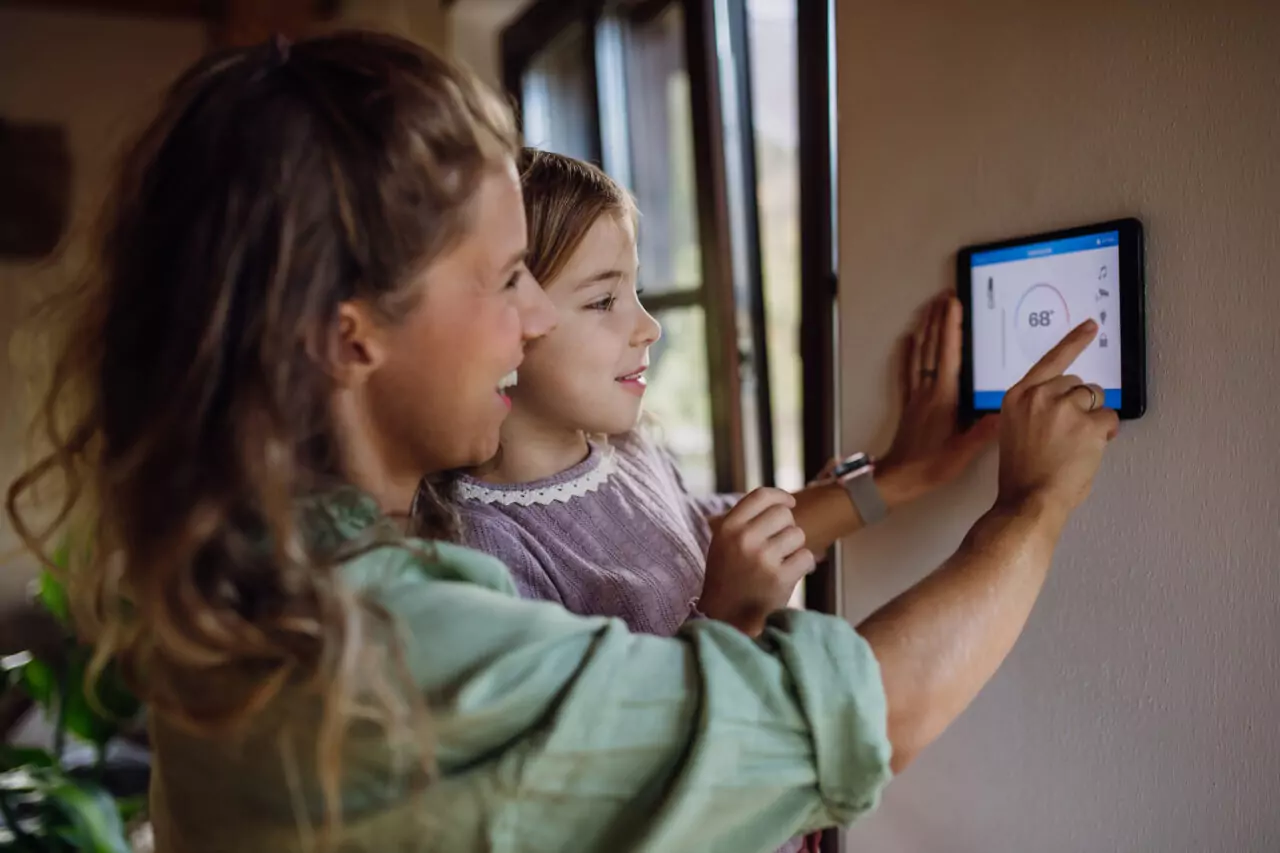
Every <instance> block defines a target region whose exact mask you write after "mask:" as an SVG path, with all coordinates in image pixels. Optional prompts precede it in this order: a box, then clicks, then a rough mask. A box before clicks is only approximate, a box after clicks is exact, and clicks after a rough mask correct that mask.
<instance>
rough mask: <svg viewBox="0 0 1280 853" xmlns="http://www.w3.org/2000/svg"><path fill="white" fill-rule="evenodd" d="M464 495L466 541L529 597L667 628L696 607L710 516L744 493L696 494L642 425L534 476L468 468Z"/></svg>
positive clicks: (668, 631)
mask: <svg viewBox="0 0 1280 853" xmlns="http://www.w3.org/2000/svg"><path fill="white" fill-rule="evenodd" d="M458 495H459V498H460V500H459V503H460V508H461V512H462V522H463V535H464V539H465V542H466V544H467V545H469V546H471V547H472V548H475V549H477V550H480V551H484V552H486V553H489V554H492V555H494V556H495V557H498V558H499V559H500V560H502V561H503V562H504V563H506V564H507V567H508V568H510V569H511V574H512V577H513V578H514V579H515V582H516V587H517V588H518V589H519V590H520V594H521V595H522V596H524V597H526V598H537V599H543V600H547V601H557V602H559V603H560V604H563V605H564V606H565V608H566V609H568V610H570V611H572V612H574V613H579V614H582V615H584V616H616V617H618V618H619V619H622V620H623V621H625V622H626V623H627V625H629V626H630V627H631V630H633V631H639V632H643V633H647V634H660V635H662V636H671V635H672V634H674V633H675V632H676V630H677V629H678V628H679V627H680V626H681V625H682V624H684V622H685V621H686V620H687V619H688V618H689V617H690V616H691V615H693V613H694V612H695V604H696V602H697V599H698V596H699V595H700V594H701V592H702V577H703V574H704V572H705V570H706V558H707V546H708V545H709V544H710V541H711V532H710V529H709V527H708V525H707V518H708V517H709V516H715V515H719V514H721V513H724V512H727V511H728V510H729V509H730V508H732V507H733V505H734V504H735V503H736V502H737V500H738V497H739V496H738V495H712V496H708V497H703V498H695V497H693V496H691V495H690V494H689V493H688V491H687V490H686V489H685V486H684V481H683V480H682V479H681V478H680V473H679V471H677V470H676V466H675V463H674V460H673V459H672V458H671V456H670V455H669V454H667V453H666V452H665V451H664V450H662V449H660V448H659V447H657V446H656V445H654V444H653V443H652V442H651V441H649V440H648V439H647V438H644V437H643V436H641V435H640V434H638V433H637V434H632V435H628V436H625V437H622V438H615V439H613V440H612V442H611V443H610V444H609V445H597V444H592V445H591V447H590V451H589V453H588V455H587V458H586V459H585V460H583V461H582V462H581V463H579V464H578V465H575V466H574V467H572V468H570V469H569V470H567V471H564V472H562V473H560V474H557V475H556V476H554V477H549V478H548V479H545V480H540V481H538V482H536V483H522V484H520V485H518V486H508V485H494V484H490V483H482V482H480V481H479V480H475V479H472V478H469V477H464V478H463V479H462V480H461V481H460V482H459V484H458Z"/></svg>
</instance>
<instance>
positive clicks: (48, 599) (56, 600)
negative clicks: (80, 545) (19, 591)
mask: <svg viewBox="0 0 1280 853" xmlns="http://www.w3.org/2000/svg"><path fill="white" fill-rule="evenodd" d="M70 551H71V545H70V543H69V542H68V540H66V539H64V540H63V541H62V544H61V545H59V546H58V548H57V550H55V551H54V552H53V557H52V559H53V561H54V563H56V564H58V565H59V566H61V567H62V568H63V569H65V568H66V567H67V559H68V557H69V555H70ZM39 583H40V586H39V591H38V592H37V593H36V600H37V601H39V602H40V603H41V604H42V605H43V606H44V609H45V610H47V611H49V613H50V615H52V616H53V618H54V619H57V620H58V622H59V623H60V624H61V625H62V626H63V627H70V625H71V602H70V601H69V600H68V598H67V590H66V588H65V587H63V585H62V581H61V580H59V579H58V578H57V577H55V576H54V574H53V573H52V572H50V571H49V570H48V569H45V570H44V571H42V572H41V573H40V582H39Z"/></svg>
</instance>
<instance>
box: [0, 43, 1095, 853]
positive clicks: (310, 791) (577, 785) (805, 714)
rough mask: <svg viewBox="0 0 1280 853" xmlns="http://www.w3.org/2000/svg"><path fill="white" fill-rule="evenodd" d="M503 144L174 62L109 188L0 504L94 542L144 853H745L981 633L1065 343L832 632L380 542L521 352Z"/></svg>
mask: <svg viewBox="0 0 1280 853" xmlns="http://www.w3.org/2000/svg"><path fill="white" fill-rule="evenodd" d="M514 151H515V148H514V141H513V139H512V133H511V128H510V119H509V117H508V116H507V115H506V114H505V112H504V111H503V110H501V109H500V108H499V107H498V106H497V105H496V101H495V100H494V99H493V98H492V96H490V95H488V94H486V93H484V92H483V91H481V90H480V89H479V88H478V87H477V85H476V84H475V83H474V82H472V81H471V79H470V78H468V77H466V76H465V75H463V74H461V73H460V72H458V71H456V70H454V69H452V68H451V67H449V66H447V65H446V64H444V63H443V62H441V61H440V60H439V59H437V58H436V57H434V56H433V55H431V54H430V53H428V52H425V51H423V50H421V49H419V48H417V47H414V46H412V45H410V44H408V43H405V42H402V41H399V40H396V39H393V38H389V37H384V36H372V35H361V34H348V35H338V36H331V37H328V38H324V39H320V40H316V41H312V42H307V43H302V44H298V45H296V46H294V47H293V48H292V49H289V48H288V47H287V46H285V45H283V44H277V45H275V46H272V47H269V48H262V49H255V50H239V51H233V52H230V53H224V54H220V55H218V56H215V57H212V58H209V59H206V60H204V61H202V62H201V63H199V65H197V66H196V67H195V68H194V69H192V70H191V71H190V72H188V73H187V74H186V75H185V76H183V77H182V78H181V79H180V80H179V81H178V82H177V83H176V84H175V86H174V87H173V89H172V90H171V91H170V93H169V94H168V96H167V98H166V100H165V103H164V105H163V108H162V109H161V112H160V116H159V118H158V119H157V120H156V121H155V122H154V123H153V124H152V125H151V127H150V128H149V129H148V130H147V132H146V133H145V134H144V135H143V137H142V139H141V140H140V142H139V143H138V144H137V145H136V146H135V147H134V148H133V149H132V150H131V151H130V152H129V154H128V156H127V157H126V160H125V163H124V168H123V172H122V178H121V182H120V185H119V187H118V189H117V195H116V201H115V202H113V204H112V207H111V208H109V210H108V227H107V230H106V236H105V240H104V243H103V249H102V257H101V260H100V268H99V270H98V272H99V279H100V280H98V281H96V282H94V283H93V284H92V285H91V286H89V287H87V289H86V291H85V293H84V294H83V297H84V298H83V300H82V301H81V302H80V305H81V306H82V310H81V311H80V313H79V314H78V315H77V320H76V322H75V324H74V325H73V327H72V331H71V334H70V335H69V337H68V338H67V341H66V347H65V349H64V351H63V354H62V357H61V359H60V361H59V363H58V369H57V370H56V372H55V376H54V385H53V389H52V391H51V393H50V397H49V400H48V405H47V409H46V413H45V414H46V419H47V426H48V434H49V436H50V438H51V440H52V443H53V452H52V454H51V455H50V456H48V457H47V458H45V459H44V460H43V461H42V462H40V463H39V464H37V465H36V466H35V467H34V468H33V469H32V470H31V471H29V472H28V473H27V474H25V475H24V476H23V477H22V478H20V479H19V481H18V482H17V483H15V485H14V487H13V488H12V489H11V491H10V496H9V498H10V499H9V509H10V514H11V516H12V517H13V519H14V523H15V525H16V526H17V528H18V530H19V531H20V532H21V533H22V534H23V535H24V536H25V538H26V539H27V541H28V542H29V543H30V544H31V545H33V546H34V547H37V548H43V544H44V543H45V542H46V541H47V540H48V536H49V535H50V533H51V529H50V528H45V527H41V528H40V529H38V530H37V529H33V526H32V524H31V523H30V522H29V520H28V519H29V515H30V514H29V513H27V512H24V511H23V507H24V505H25V496H27V495H29V494H30V493H31V490H32V488H33V487H34V486H36V485H38V484H40V482H41V481H43V480H44V479H46V477H48V476H49V475H56V476H57V477H66V478H68V479H67V480H66V482H67V483H68V485H69V488H68V489H67V501H66V503H65V505H64V506H63V512H61V513H59V516H58V518H57V521H58V522H61V521H62V520H65V519H66V518H67V517H68V514H69V513H72V512H76V513H78V517H82V518H85V519H86V520H87V523H88V524H91V525H92V527H91V529H92V530H93V533H94V536H95V540H94V548H93V553H92V554H91V555H90V558H91V559H90V560H89V561H88V562H86V563H85V564H84V565H80V566H76V567H75V568H74V570H73V577H72V581H73V592H74V594H75V597H76V601H77V611H78V618H79V620H80V624H81V625H82V626H83V628H84V630H85V631H86V632H88V633H90V634H91V635H92V636H93V637H94V639H95V640H96V641H97V643H98V650H99V659H100V660H102V659H105V658H107V657H109V656H110V657H114V658H115V659H117V660H118V661H120V662H121V664H122V666H123V667H124V668H125V670H126V672H127V673H128V674H129V675H130V677H131V678H132V681H133V683H134V684H135V686H136V687H137V688H138V690H139V691H140V692H141V693H142V695H143V696H144V698H145V699H146V701H147V702H148V703H149V704H150V707H151V720H152V735H153V745H154V748H155V756H156V766H155V771H154V781H153V793H152V813H153V819H154V822H155V827H156V835H157V846H158V848H159V849H160V850H161V851H176V850H181V851H184V853H204V851H230V850H235V851H244V850H270V851H290V850H304V849H311V848H312V847H313V846H314V845H315V844H319V843H321V842H323V843H325V844H327V845H328V846H330V847H331V848H333V849H343V850H370V851H372V850H378V851H383V850H422V851H446V850H447V851H459V850H491V851H552V850H556V851H558V850H565V849H574V850H582V851H618V850H667V851H674V850H702V849H706V850H735V851H748V850H761V851H764V850H769V849H772V848H776V847H777V846H778V845H779V844H780V843H781V842H782V841H783V840H784V839H785V838H787V837H789V836H791V835H794V834H796V833H797V832H799V831H801V830H806V829H812V828H816V827H820V826H828V825H833V824H843V823H848V822H849V821H851V820H853V819H854V818H855V817H857V816H858V815H859V814H861V813H862V812H863V811H865V810H866V809H868V808H870V807H871V806H872V805H873V804H874V803H875V801H876V798H877V796H878V794H879V791H880V789H881V787H882V786H883V785H884V784H885V782H886V781H887V780H888V778H889V776H890V772H891V768H892V769H900V768H901V767H903V766H904V765H905V764H906V763H907V762H909V761H910V760H911V758H912V757H914V755H915V754H916V753H917V752H918V751H919V749H920V748H922V747H923V746H924V745H925V744H926V743H928V742H929V741H930V740H932V739H933V738H934V737H936V736H937V734H938V733H939V732H940V731H941V730H942V729H943V728H944V727H945V726H946V725H947V724H948V723H949V722H950V720H951V719H953V718H954V717H955V716H956V715H957V714H958V713H959V712H960V711H961V710H962V709H963V708H964V706H965V705H966V704H967V703H968V702H969V701H970V700H971V699H972V697H973V695H974V694H975V693H976V691H977V690H978V688H979V687H980V686H981V685H982V684H983V683H984V682H985V681H986V679H987V678H989V677H990V675H991V674H992V672H993V671H994V670H995V667H996V666H997V665H998V663H999V661H1000V660H1001V659H1002V658H1003V656H1004V655H1005V654H1006V653H1007V652H1008V650H1009V648H1010V646H1011V645H1012V643H1013V641H1014V639H1015V637H1016V636H1017V634H1018V632H1019V630H1020V628H1021V626H1022V624H1023V621H1024V620H1025V618H1026V616H1027V613H1028V611H1029V609H1030V607H1031V604H1032V603H1033V601H1034V599H1035V596H1036V594H1037V592H1038V590H1039V588H1040V585H1041V583H1042V582H1043V578H1044V574H1045V572H1046V570H1047V567H1048V564H1049V559H1050V557H1051V555H1052V551H1053V547H1054V545H1055V543H1056V541H1057V538H1058V536H1059V535H1060V533H1061V530H1062V525H1063V524H1064V523H1065V521H1066V518H1067V516H1068V514H1069V513H1070V511H1071V510H1072V509H1073V508H1074V506H1075V505H1076V504H1078V503H1079V501H1080V500H1081V499H1082V498H1083V496H1084V494H1085V492H1086V491H1087V489H1088V486H1089V482H1090V481H1091V479H1092V476H1093V474H1094V472H1095V471H1096V469H1097V466H1098V464H1099V461H1100V458H1101V455H1102V451H1103V447H1104V445H1105V443H1106V440H1107V437H1108V436H1109V434H1110V433H1111V432H1112V431H1113V429H1114V415H1110V414H1107V413H1101V412H1086V407H1087V403H1088V400H1089V399H1090V398H1091V397H1092V395H1091V394H1088V393H1085V392H1086V391H1087V389H1081V388H1080V387H1079V382H1078V381H1075V380H1073V379H1071V378H1064V377H1061V376H1060V375H1059V374H1061V372H1062V368H1063V367H1065V366H1066V364H1068V363H1070V361H1071V360H1073V359H1074V357H1075V355H1076V354H1078V352H1079V351H1081V350H1082V349H1083V348H1084V346H1085V345H1087V343H1088V340H1089V339H1090V338H1091V337H1092V334H1093V330H1090V329H1086V330H1082V331H1080V332H1078V333H1076V334H1075V335H1074V336H1073V337H1071V338H1070V339H1069V340H1068V341H1066V342H1065V343H1064V345H1063V346H1062V347H1060V348H1059V349H1058V350H1055V352H1054V353H1052V354H1050V355H1049V356H1047V357H1046V360H1045V362H1044V363H1042V364H1041V365H1040V366H1038V367H1037V368H1036V369H1035V370H1034V371H1033V372H1032V374H1031V375H1030V376H1029V377H1028V379H1027V380H1026V381H1025V382H1024V383H1023V384H1022V385H1020V386H1018V387H1017V388H1015V389H1014V390H1013V391H1012V392H1011V394H1010V396H1009V402H1008V404H1007V407H1006V417H1005V423H1004V425H1003V430H1004V435H1003V437H1002V451H1003V457H1002V465H1003V468H1002V473H1001V492H1000V495H1001V497H1000V501H999V503H998V504H997V507H996V509H994V510H993V511H992V513H991V514H989V515H988V516H987V517H986V518H985V519H984V520H983V521H981V522H979V524H978V525H977V526H976V527H975V528H974V531H973V533H972V535H971V536H970V538H969V540H968V543H967V544H966V545H965V546H964V547H963V548H962V549H961V551H960V552H959V553H958V554H957V555H956V557H955V558H953V559H952V560H951V561H950V562H949V563H948V564H947V565H946V566H944V567H943V568H942V569H941V570H940V571H939V572H937V573H935V574H934V575H933V576H932V577H931V578H930V579H929V580H927V581H925V582H924V583H923V584H921V585H920V586H919V587H917V588H916V589H914V590H912V591H910V592H908V593H907V594H905V595H904V596H903V597H901V598H899V599H898V600H897V601H895V602H894V603H892V604H890V605H889V606H888V607H887V608H885V610H883V611H882V612H881V613H878V614H877V615H876V616H874V617H873V618H872V619H871V620H869V622H868V623H866V624H864V625H863V626H861V627H860V629H859V630H860V632H861V636H860V635H859V633H855V631H854V630H853V629H852V628H850V627H849V626H848V625H846V624H844V623H843V622H841V621H839V620H837V619H833V618H829V617H823V616H820V615H817V614H806V613H799V614H783V615H781V616H778V617H776V618H775V620H774V621H772V623H771V624H770V625H769V627H767V628H766V630H765V631H764V633H763V635H762V636H761V638H760V639H759V640H758V641H752V640H750V639H748V638H747V637H746V636H745V635H743V634H741V633H739V632H738V631H736V630H735V629H733V628H731V627H729V626H727V625H723V624H717V623H714V622H711V621H709V620H708V621H707V622H706V623H705V624H699V625H697V626H695V627H692V628H690V629H688V630H687V631H686V632H685V633H683V634H682V635H681V636H679V637H677V638H674V639H667V638H658V637H645V636H634V635H631V634H630V633H628V632H627V630H626V629H625V627H624V626H622V624H621V623H619V622H615V621H609V620H605V619H599V618H597V619H587V618H580V617H576V616H572V615H570V614H568V613H567V612H565V611H564V610H563V609H561V608H559V607H557V606H555V605H551V604H546V603H537V602H527V601H520V600H518V599H517V598H516V597H515V596H514V595H513V589H512V585H511V581H510V578H509V576H508V574H507V573H506V571H505V569H503V567H502V566H501V564H499V563H497V562H495V561H492V560H491V559H489V558H485V557H482V556H480V555H477V554H474V553H472V552H468V551H465V550H463V549H460V548H457V547H454V546H450V545H447V544H432V543H429V542H422V541H418V540H410V539H405V538H404V537H403V536H402V535H401V533H400V531H399V529H398V527H397V524H396V523H395V522H394V521H393V519H394V518H396V517H403V516H405V515H406V514H408V513H409V512H410V510H411V506H410V503H411V501H412V500H413V495H414V491H415V487H416V484H417V483H418V482H419V480H420V479H421V478H422V477H423V475H425V474H429V473H434V472H438V471H442V470H445V469H449V468H457V467H462V466H467V465H475V464H478V463H480V462H483V461H484V460H486V459H487V458H489V457H490V456H491V455H492V454H493V452H494V451H495V449H496V447H497V441H498V430H499V427H500V425H501V422H502V419H503V417H504V415H505V412H506V405H507V403H506V400H505V398H504V396H503V395H502V393H501V391H500V388H501V387H502V386H503V384H504V382H505V379H504V377H506V376H507V375H508V374H509V373H510V371H511V370H513V369H514V368H515V367H516V366H517V365H518V364H519V362H520V358H521V348H522V345H523V343H524V342H526V341H528V340H531V339H534V338H536V337H537V336H539V335H541V334H543V333H545V332H546V331H547V330H548V328H549V326H550V324H551V322H552V321H551V316H552V312H551V309H550V306H549V305H548V304H547V302H546V299H545V297H544V296H543V294H542V292H541V290H540V289H539V288H538V286H537V284H536V282H533V281H531V280H530V279H529V276H528V275H527V274H526V273H525V271H524V268H523V263H522V257H523V252H524V245H525V242H524V241H525V228H524V220H523V215H522V211H521V205H520V195H519V187H518V185H517V183H516V175H515V172H514V169H513V165H512V164H513V161H512V156H513V154H514ZM82 487H83V488H82ZM81 494H86V495H91V496H92V497H93V498H94V500H93V502H92V506H88V505H86V506H83V507H81V506H80V505H79V504H80V502H79V501H77V498H78V496H80V495H81ZM420 499H421V500H425V501H427V502H428V503H429V502H430V498H429V496H423V497H422V498H420ZM423 515H424V516H427V517H429V515H430V514H429V513H423ZM56 527H57V524H55V525H54V528H53V529H56Z"/></svg>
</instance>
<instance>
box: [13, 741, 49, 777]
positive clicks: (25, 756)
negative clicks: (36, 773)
mask: <svg viewBox="0 0 1280 853" xmlns="http://www.w3.org/2000/svg"><path fill="white" fill-rule="evenodd" d="M56 764H57V762H56V761H55V760H54V758H53V754H52V753H50V752H49V751H47V750H44V749H35V748H28V747H21V746H10V745H9V744H7V743H6V744H0V769H3V770H15V769H17V768H19V767H53V766H55V765H56Z"/></svg>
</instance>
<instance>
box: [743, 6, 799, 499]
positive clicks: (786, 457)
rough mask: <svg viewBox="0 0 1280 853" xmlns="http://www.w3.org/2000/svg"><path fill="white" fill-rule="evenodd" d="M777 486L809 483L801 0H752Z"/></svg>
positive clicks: (752, 52) (749, 20)
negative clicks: (803, 340) (803, 355)
mask: <svg viewBox="0 0 1280 853" xmlns="http://www.w3.org/2000/svg"><path fill="white" fill-rule="evenodd" d="M746 13H747V37H748V44H749V56H750V83H751V107H752V110H751V112H752V118H753V122H752V128H751V130H752V136H753V140H752V141H753V144H754V146H755V160H756V208H757V210H758V212H759V217H760V235H761V236H760V253H761V261H762V269H763V280H764V304H765V312H764V313H765V335H766V340H767V347H768V352H769V389H770V391H771V395H772V396H771V401H772V427H773V451H774V472H775V482H776V484H777V485H778V486H780V487H782V488H784V489H789V490H795V489H798V488H800V487H802V486H803V485H804V482H805V473H804V462H803V454H802V449H803V446H802V441H801V434H802V429H801V427H802V410H801V402H802V401H801V389H802V388H803V384H802V373H803V370H802V365H801V362H800V172H799V162H798V153H799V114H798V112H797V97H798V94H799V87H798V80H797V74H796V64H797V54H796V0H747V3H746Z"/></svg>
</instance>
